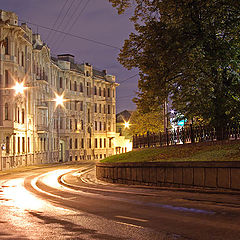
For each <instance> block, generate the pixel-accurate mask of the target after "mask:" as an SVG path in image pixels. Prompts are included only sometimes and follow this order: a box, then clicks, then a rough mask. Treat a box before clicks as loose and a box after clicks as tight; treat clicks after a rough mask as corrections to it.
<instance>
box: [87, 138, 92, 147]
mask: <svg viewBox="0 0 240 240" xmlns="http://www.w3.org/2000/svg"><path fill="white" fill-rule="evenodd" d="M88 148H92V142H91V138H89V139H88Z"/></svg>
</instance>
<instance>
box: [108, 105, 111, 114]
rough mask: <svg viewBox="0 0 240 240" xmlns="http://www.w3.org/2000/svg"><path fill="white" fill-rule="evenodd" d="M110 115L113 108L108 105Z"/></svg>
mask: <svg viewBox="0 0 240 240" xmlns="http://www.w3.org/2000/svg"><path fill="white" fill-rule="evenodd" d="M108 114H111V106H110V105H108Z"/></svg>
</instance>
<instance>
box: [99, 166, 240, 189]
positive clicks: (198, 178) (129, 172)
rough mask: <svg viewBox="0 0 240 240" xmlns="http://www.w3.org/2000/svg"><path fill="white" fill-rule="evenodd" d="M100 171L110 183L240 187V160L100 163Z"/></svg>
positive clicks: (218, 187) (217, 187)
mask: <svg viewBox="0 0 240 240" xmlns="http://www.w3.org/2000/svg"><path fill="white" fill-rule="evenodd" d="M96 174H97V178H98V179H99V180H103V181H106V182H110V183H120V184H128V185H148V186H160V187H163V186H164V187H184V188H188V187H190V188H192V187H200V188H209V189H228V190H240V162H161V163H114V164H112V163H98V164H97V168H96Z"/></svg>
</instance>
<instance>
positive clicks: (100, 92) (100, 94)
mask: <svg viewBox="0 0 240 240" xmlns="http://www.w3.org/2000/svg"><path fill="white" fill-rule="evenodd" d="M99 96H102V89H101V88H99Z"/></svg>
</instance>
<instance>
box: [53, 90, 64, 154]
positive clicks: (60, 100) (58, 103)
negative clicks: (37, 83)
mask: <svg viewBox="0 0 240 240" xmlns="http://www.w3.org/2000/svg"><path fill="white" fill-rule="evenodd" d="M53 101H54V102H55V104H56V105H55V109H57V114H58V124H57V138H58V148H57V149H58V153H59V154H61V155H62V154H63V153H62V152H61V153H60V151H59V150H60V109H59V108H60V107H64V102H66V101H67V99H64V94H62V95H58V94H57V93H55V98H54V99H53ZM53 114H54V112H53ZM61 151H63V148H61ZM59 156H60V155H59ZM59 156H58V157H59Z"/></svg>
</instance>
